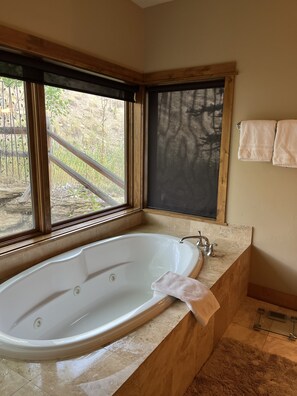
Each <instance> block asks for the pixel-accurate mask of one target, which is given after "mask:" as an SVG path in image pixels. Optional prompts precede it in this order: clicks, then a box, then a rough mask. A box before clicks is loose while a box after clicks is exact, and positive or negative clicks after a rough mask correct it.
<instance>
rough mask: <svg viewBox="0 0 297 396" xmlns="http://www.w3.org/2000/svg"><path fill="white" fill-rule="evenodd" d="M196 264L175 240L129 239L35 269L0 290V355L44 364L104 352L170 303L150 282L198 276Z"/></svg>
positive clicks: (193, 251)
mask: <svg viewBox="0 0 297 396" xmlns="http://www.w3.org/2000/svg"><path fill="white" fill-rule="evenodd" d="M202 261H203V258H202V255H201V254H199V250H198V249H197V247H196V246H195V245H193V244H191V243H189V242H186V241H185V242H184V243H182V244H181V243H179V239H178V238H175V237H172V236H168V235H160V234H127V235H123V236H119V237H114V238H110V239H106V240H103V241H99V242H95V243H92V244H89V245H85V246H82V247H80V248H77V249H74V250H71V251H69V252H67V253H64V254H61V255H59V256H56V257H53V258H51V259H49V260H46V261H44V262H42V263H40V264H38V265H35V266H34V267H32V268H30V269H28V270H26V271H24V272H22V273H20V274H19V275H17V276H15V277H13V278H11V279H9V280H8V281H6V282H4V283H3V284H2V285H0V355H1V356H2V357H11V358H18V359H28V360H45V359H53V358H66V357H70V356H74V355H78V354H84V353H87V352H89V351H90V350H91V349H95V348H97V347H100V346H103V345H106V344H107V343H110V342H112V341H114V340H115V339H117V338H119V337H121V336H123V335H125V334H127V333H128V332H129V331H131V330H133V329H134V328H136V327H137V326H139V325H140V324H143V323H144V322H146V321H148V320H149V319H151V318H152V317H154V316H156V315H157V314H158V313H160V312H161V311H162V310H163V309H165V308H166V307H167V306H168V305H169V304H171V302H172V301H173V298H171V297H168V296H164V295H161V294H157V293H155V294H154V293H153V292H152V290H151V283H152V282H153V281H154V280H156V279H157V278H158V277H160V276H161V275H162V274H163V273H164V272H166V271H168V270H170V271H173V272H177V273H179V274H183V275H186V276H192V277H196V276H197V275H198V273H199V271H200V269H201V266H202Z"/></svg>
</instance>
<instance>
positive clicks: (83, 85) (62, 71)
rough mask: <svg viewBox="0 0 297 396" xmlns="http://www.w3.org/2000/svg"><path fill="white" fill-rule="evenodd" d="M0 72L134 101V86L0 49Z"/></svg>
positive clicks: (19, 77)
mask: <svg viewBox="0 0 297 396" xmlns="http://www.w3.org/2000/svg"><path fill="white" fill-rule="evenodd" d="M0 74H1V75H2V76H4V77H10V78H16V79H19V80H24V81H29V82H34V83H39V84H45V85H51V86H54V87H59V88H66V89H71V90H74V91H79V92H85V93H90V94H94V95H100V96H105V97H108V98H113V99H120V100H125V101H127V102H135V93H136V92H137V91H138V88H139V87H138V86H137V85H130V84H126V83H124V82H121V81H117V80H112V79H109V78H104V77H101V76H98V75H96V74H92V73H88V72H86V71H83V70H78V69H72V68H71V67H68V66H66V65H60V64H55V63H51V62H49V61H45V60H42V59H38V58H30V57H27V56H23V55H19V54H15V53H11V52H7V51H3V50H0Z"/></svg>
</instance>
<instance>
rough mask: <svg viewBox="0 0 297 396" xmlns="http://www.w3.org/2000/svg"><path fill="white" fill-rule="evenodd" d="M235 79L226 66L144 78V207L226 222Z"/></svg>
mask: <svg viewBox="0 0 297 396" xmlns="http://www.w3.org/2000/svg"><path fill="white" fill-rule="evenodd" d="M236 74H237V72H236V64H235V62H229V63H223V64H216V65H208V66H198V67H193V68H185V69H176V70H168V71H166V70H165V71H161V72H152V73H149V74H147V75H146V76H145V83H146V86H147V98H148V100H147V102H148V111H147V113H148V120H147V121H148V132H147V161H146V179H147V189H146V194H145V197H146V201H145V206H146V207H148V208H150V209H157V210H166V211H171V212H176V213H183V214H189V215H194V216H199V217H201V218H206V219H211V220H214V221H215V222H217V223H220V224H223V223H224V222H225V219H226V199H227V181H228V160H229V144H230V129H231V119H232V105H233V91H234V81H235V75H236Z"/></svg>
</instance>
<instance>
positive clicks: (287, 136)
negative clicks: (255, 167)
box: [238, 120, 297, 168]
mask: <svg viewBox="0 0 297 396" xmlns="http://www.w3.org/2000/svg"><path fill="white" fill-rule="evenodd" d="M238 158H239V159H240V160H243V161H264V162H270V161H271V160H272V163H273V165H278V166H283V167H291V168H297V120H283V121H278V122H276V121H274V120H251V121H242V122H241V126H240V140H239V149H238Z"/></svg>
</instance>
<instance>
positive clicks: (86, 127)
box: [0, 51, 138, 240]
mask: <svg viewBox="0 0 297 396" xmlns="http://www.w3.org/2000/svg"><path fill="white" fill-rule="evenodd" d="M0 52H1V57H0V59H1V61H0V172H1V177H0V213H1V216H2V219H3V220H2V222H1V226H0V239H2V240H6V239H11V238H13V237H16V236H19V235H24V234H26V233H30V234H32V233H47V232H50V231H51V230H52V229H53V227H56V226H61V225H63V224H67V223H70V222H72V223H73V222H78V221H81V220H82V219H86V218H90V216H98V215H99V214H100V213H102V212H103V211H104V212H107V211H108V210H111V209H113V210H114V209H116V208H122V207H124V206H127V205H128V204H129V196H128V191H129V188H128V182H127V180H128V177H127V173H128V167H127V164H128V156H127V152H128V144H127V142H128V140H129V139H128V114H129V103H130V102H134V96H135V93H136V91H137V89H138V88H137V86H135V85H128V84H125V83H123V82H121V81H117V80H110V79H106V78H102V77H100V76H98V75H94V74H91V73H87V72H83V71H81V70H77V69H73V68H69V67H65V66H63V65H62V66H61V65H57V64H54V63H50V62H46V61H44V60H40V59H33V58H29V57H25V56H21V55H18V54H15V53H9V52H5V51H0Z"/></svg>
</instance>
